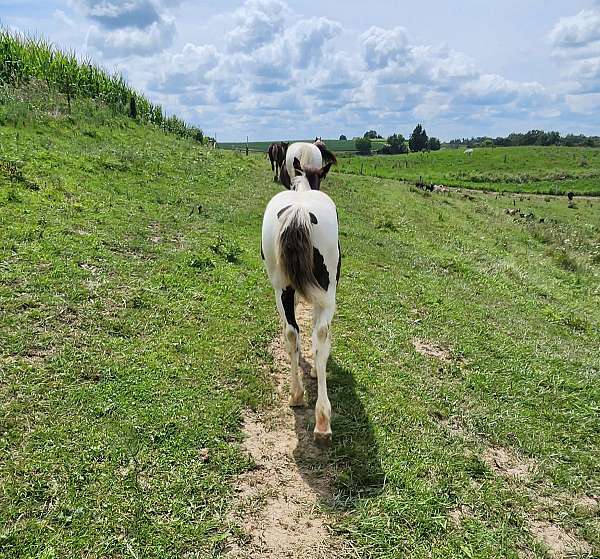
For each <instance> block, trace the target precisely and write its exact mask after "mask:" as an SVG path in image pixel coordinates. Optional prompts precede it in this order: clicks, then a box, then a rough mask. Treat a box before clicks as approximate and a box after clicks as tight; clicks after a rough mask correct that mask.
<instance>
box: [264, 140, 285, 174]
mask: <svg viewBox="0 0 600 559" xmlns="http://www.w3.org/2000/svg"><path fill="white" fill-rule="evenodd" d="M289 145H290V144H289V143H288V142H280V143H273V144H271V145H270V146H269V151H268V153H269V160H270V161H271V171H273V172H274V173H275V175H274V177H273V181H274V182H277V181H278V180H279V173H280V170H281V168H282V167H283V162H284V161H285V153H286V151H287V148H288V146H289Z"/></svg>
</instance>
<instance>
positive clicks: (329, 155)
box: [315, 144, 337, 164]
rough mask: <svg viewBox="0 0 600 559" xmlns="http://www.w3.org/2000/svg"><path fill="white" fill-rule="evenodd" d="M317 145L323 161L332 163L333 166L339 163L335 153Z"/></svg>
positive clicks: (321, 145)
mask: <svg viewBox="0 0 600 559" xmlns="http://www.w3.org/2000/svg"><path fill="white" fill-rule="evenodd" d="M315 145H316V146H317V147H318V148H319V151H320V152H321V155H322V156H323V159H325V160H327V161H331V162H332V163H333V164H336V163H337V159H336V157H335V155H334V154H333V152H331V151H329V150H328V149H327V148H326V147H325V146H324V145H323V144H315Z"/></svg>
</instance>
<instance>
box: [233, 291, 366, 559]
mask: <svg viewBox="0 0 600 559" xmlns="http://www.w3.org/2000/svg"><path fill="white" fill-rule="evenodd" d="M296 318H297V321H298V324H299V325H300V331H301V335H302V358H301V368H302V370H303V372H304V384H305V387H306V400H307V403H308V405H307V406H306V407H305V408H295V409H291V408H290V407H289V406H288V399H289V376H290V373H289V371H290V365H289V358H288V355H287V352H286V350H285V345H284V342H283V339H282V337H281V335H278V336H277V337H276V339H275V340H273V342H272V344H271V352H272V354H273V357H274V362H275V366H274V371H273V376H274V380H275V386H276V390H277V395H276V398H275V402H274V405H273V406H272V407H271V409H269V410H267V411H265V412H261V413H260V414H258V413H253V412H248V413H247V414H246V416H245V418H244V432H245V434H246V440H245V442H244V443H243V448H244V449H245V450H246V451H247V452H248V453H249V454H250V455H251V456H252V458H253V459H254V461H255V462H256V466H257V467H256V468H255V469H254V470H252V471H250V472H247V473H246V474H244V475H242V476H240V478H239V480H238V483H237V486H236V491H237V502H236V505H235V506H234V507H233V510H234V517H233V519H232V520H233V521H234V522H235V523H236V524H239V525H240V526H241V527H242V531H243V534H242V535H241V536H240V537H238V538H237V539H236V541H235V542H232V543H231V545H230V548H229V550H228V552H227V557H236V558H237V557H239V558H250V557H251V558H253V559H267V558H274V559H279V558H284V557H286V558H290V557H291V558H300V557H302V558H306V557H311V558H315V559H318V558H321V557H323V558H324V557H327V558H329V559H330V558H337V557H350V556H355V555H354V554H353V553H352V552H351V548H350V546H349V544H348V543H346V542H344V541H343V540H342V539H341V538H340V537H338V536H336V535H335V534H333V533H332V531H331V529H330V524H331V517H330V516H329V515H328V514H327V513H325V512H324V511H322V510H320V509H321V507H320V506H319V503H320V502H321V503H325V504H326V503H327V502H329V501H331V500H332V498H333V487H332V480H331V470H330V469H329V468H327V457H328V452H327V451H323V450H320V449H318V448H317V447H315V445H314V443H313V440H312V428H313V425H314V400H315V394H314V392H315V382H314V381H313V380H312V379H311V378H309V376H308V373H309V371H310V366H311V365H310V364H309V363H308V362H307V361H306V359H305V358H306V357H308V356H309V355H310V332H311V317H310V310H309V309H308V308H307V307H306V306H305V305H304V304H303V303H300V305H299V306H298V309H297V316H296Z"/></svg>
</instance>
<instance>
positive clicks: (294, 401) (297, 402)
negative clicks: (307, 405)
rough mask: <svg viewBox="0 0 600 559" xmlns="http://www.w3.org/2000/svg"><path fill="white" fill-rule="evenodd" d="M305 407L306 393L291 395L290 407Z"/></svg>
mask: <svg viewBox="0 0 600 559" xmlns="http://www.w3.org/2000/svg"><path fill="white" fill-rule="evenodd" d="M303 407H304V393H302V394H300V396H290V408H303Z"/></svg>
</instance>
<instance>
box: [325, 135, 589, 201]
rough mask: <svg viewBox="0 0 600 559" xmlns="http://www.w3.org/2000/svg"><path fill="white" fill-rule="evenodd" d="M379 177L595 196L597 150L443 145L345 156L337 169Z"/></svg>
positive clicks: (505, 189)
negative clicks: (469, 153) (421, 150)
mask: <svg viewBox="0 0 600 559" xmlns="http://www.w3.org/2000/svg"><path fill="white" fill-rule="evenodd" d="M361 170H362V174H363V175H368V176H374V177H379V178H388V179H396V180H403V181H410V182H415V181H418V180H419V179H420V178H422V180H423V181H424V182H429V183H437V184H444V185H447V186H460V187H465V188H473V189H478V190H494V191H505V192H529V193H538V194H566V193H567V192H569V191H572V192H574V193H576V194H586V195H593V196H595V195H600V150H599V149H593V148H568V147H510V148H482V149H475V150H474V153H473V156H472V157H467V156H466V155H465V154H464V150H450V149H444V150H441V151H437V152H430V153H411V154H408V155H398V156H375V157H369V158H365V157H345V158H342V159H341V160H340V164H339V166H338V167H337V171H338V172H341V173H351V174H358V175H360V174H361Z"/></svg>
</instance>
